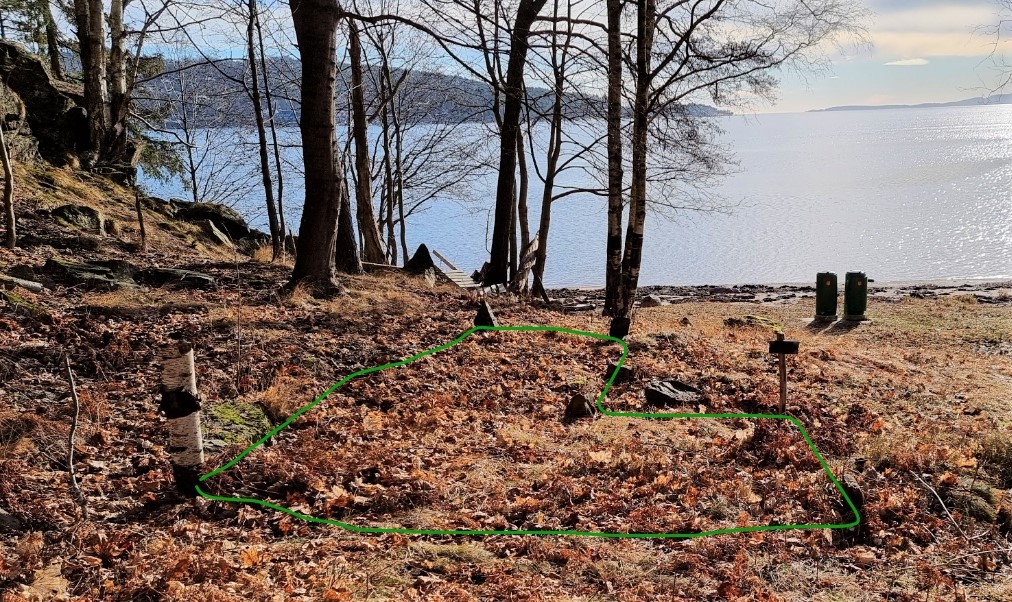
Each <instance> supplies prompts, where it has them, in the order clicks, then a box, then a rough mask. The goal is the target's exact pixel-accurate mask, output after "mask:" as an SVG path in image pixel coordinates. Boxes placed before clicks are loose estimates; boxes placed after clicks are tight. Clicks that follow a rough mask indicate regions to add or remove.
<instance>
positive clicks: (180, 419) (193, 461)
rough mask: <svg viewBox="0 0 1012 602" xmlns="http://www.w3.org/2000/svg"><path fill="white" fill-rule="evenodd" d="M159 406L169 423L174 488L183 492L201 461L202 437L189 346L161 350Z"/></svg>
mask: <svg viewBox="0 0 1012 602" xmlns="http://www.w3.org/2000/svg"><path fill="white" fill-rule="evenodd" d="M161 359H162V400H161V408H160V409H161V410H162V412H164V413H165V417H166V419H167V422H168V427H169V454H170V455H171V457H172V473H173V475H174V477H175V481H176V488H177V490H178V491H179V493H180V494H182V495H185V496H193V497H195V496H196V495H197V491H196V489H195V487H196V485H197V483H198V482H199V478H200V472H201V468H202V467H203V465H204V441H203V438H202V436H201V433H200V395H199V394H198V393H197V376H196V372H195V370H194V367H193V346H192V345H190V344H189V343H183V342H181V343H178V344H176V345H171V346H169V347H168V348H166V349H165V350H163V352H162V358H161Z"/></svg>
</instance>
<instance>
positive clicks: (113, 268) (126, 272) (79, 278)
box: [42, 258, 137, 290]
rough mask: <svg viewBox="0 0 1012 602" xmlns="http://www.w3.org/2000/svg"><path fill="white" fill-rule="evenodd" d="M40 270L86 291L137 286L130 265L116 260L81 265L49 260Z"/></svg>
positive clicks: (134, 269) (135, 269)
mask: <svg viewBox="0 0 1012 602" xmlns="http://www.w3.org/2000/svg"><path fill="white" fill-rule="evenodd" d="M42 270H43V271H44V272H45V273H47V274H50V275H52V276H55V277H56V278H58V279H61V280H63V281H65V282H67V283H68V284H80V285H82V286H84V287H85V288H86V289H104V290H113V289H117V288H132V287H135V286H137V283H136V282H134V274H135V273H136V271H137V268H135V267H134V266H133V265H132V264H130V263H128V262H126V261H121V260H117V259H110V260H105V261H92V262H88V263H82V262H77V261H66V260H63V259H52V258H51V259H49V260H48V261H46V265H45V266H44V267H43V268H42Z"/></svg>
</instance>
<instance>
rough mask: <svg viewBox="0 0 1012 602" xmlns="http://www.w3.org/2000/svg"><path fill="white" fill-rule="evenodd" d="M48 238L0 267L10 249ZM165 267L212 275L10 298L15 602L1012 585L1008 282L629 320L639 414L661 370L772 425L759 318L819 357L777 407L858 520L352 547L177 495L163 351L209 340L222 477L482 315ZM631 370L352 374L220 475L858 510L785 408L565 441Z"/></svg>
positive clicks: (3, 476)
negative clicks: (594, 399) (847, 309)
mask: <svg viewBox="0 0 1012 602" xmlns="http://www.w3.org/2000/svg"><path fill="white" fill-rule="evenodd" d="M124 215H126V214H124ZM124 219H125V218H124ZM56 253H57V252H56V251H54V250H53V249H51V248H42V249H34V250H30V251H25V250H18V251H17V253H16V254H12V253H9V252H7V251H3V250H0V263H4V264H5V265H11V264H15V263H29V264H34V265H41V263H43V262H44V261H45V258H46V256H47V255H50V256H51V255H53V254H56ZM153 253H154V256H155V258H156V259H151V258H149V259H148V260H149V261H159V262H162V263H163V264H171V260H170V258H171V257H173V256H178V257H181V259H179V261H181V262H183V263H185V264H186V265H189V266H191V267H194V268H197V269H200V270H203V271H207V272H210V273H213V274H214V275H215V276H217V277H218V279H219V287H218V288H217V289H216V290H212V291H202V292H194V291H176V290H169V289H138V290H131V291H115V292H105V293H103V292H85V291H82V290H79V289H76V288H63V287H57V288H55V289H53V290H49V291H46V292H43V293H41V294H32V293H29V292H26V291H24V290H21V289H14V290H13V291H7V292H8V293H9V294H13V295H15V296H16V298H17V299H16V300H11V299H10V298H5V300H3V301H0V400H2V402H3V403H2V404H0V509H2V510H3V513H0V600H3V601H4V602H11V601H16V600H17V601H20V600H24V599H29V600H31V599H49V597H51V595H53V594H54V593H55V595H57V596H62V597H63V598H65V599H76V600H116V601H143V600H200V601H202V602H207V601H217V600H222V601H225V600H237V601H239V600H241V601H249V600H279V601H282V600H331V601H333V600H700V599H703V600H727V599H731V600H735V599H736V600H925V599H927V600H964V599H965V600H1010V599H1012V585H1010V582H1009V576H1008V575H1009V567H1008V562H1009V548H1010V543H1009V540H1008V535H1009V532H1010V529H1012V513H1010V512H1009V508H1010V506H1012V504H1010V497H1009V490H1008V488H1009V487H1012V435H1010V432H1009V429H1010V418H1009V416H1012V359H1010V357H1009V351H1008V350H1009V349H1012V335H1009V333H1010V332H1012V328H1010V327H1012V306H1010V305H1009V297H1008V295H1001V294H999V295H998V296H997V297H996V298H995V299H994V301H997V302H996V303H987V304H984V303H981V302H979V301H978V299H977V298H975V297H973V296H960V295H955V296H951V297H945V298H938V299H917V298H907V297H903V298H896V299H893V300H892V301H889V302H886V301H885V300H874V301H873V303H872V305H871V307H870V309H869V313H870V314H871V315H872V317H873V318H874V319H875V321H874V323H872V324H866V325H862V326H860V327H858V328H854V329H850V328H845V327H842V326H834V327H831V328H828V329H827V328H811V327H808V326H807V325H806V323H805V321H804V319H805V318H807V317H809V315H810V314H811V312H812V302H811V300H805V299H801V300H788V301H785V302H777V303H766V304H759V303H716V302H687V303H680V304H677V305H667V306H664V307H659V308H652V309H643V310H640V312H639V314H638V316H637V320H636V323H635V326H634V329H633V333H632V335H631V337H630V342H629V346H630V357H629V364H630V365H631V366H633V367H635V369H636V373H635V376H634V377H633V378H632V379H631V380H629V381H625V382H622V383H620V384H618V385H617V386H616V387H615V389H614V390H613V392H612V393H610V394H609V397H608V400H607V402H606V403H607V404H608V408H609V409H613V410H635V411H646V410H647V408H646V406H645V404H644V400H643V396H642V390H643V388H644V386H645V385H646V383H648V382H649V381H650V380H653V379H656V378H669V377H671V378H679V379H681V380H683V381H685V382H687V383H690V384H693V385H695V386H697V387H699V388H700V389H701V390H702V391H703V393H704V397H703V399H702V400H701V402H700V405H701V406H702V408H700V407H695V408H671V409H672V410H675V411H678V410H696V411H698V410H700V409H702V410H703V411H707V412H725V411H727V412H769V411H774V409H775V408H776V404H777V399H778V396H777V383H776V376H775V363H774V362H773V360H772V358H770V357H769V356H768V355H767V354H766V353H765V351H766V341H768V340H769V339H770V338H771V337H772V335H771V332H770V330H769V329H768V328H765V327H762V326H748V325H744V326H741V325H728V324H726V323H725V319H726V318H739V319H741V318H744V316H746V315H758V316H762V317H765V318H768V319H770V320H772V321H773V322H777V323H780V324H783V325H784V327H785V329H786V332H787V334H788V336H789V337H791V338H797V339H799V340H800V341H801V353H800V354H799V355H798V356H796V357H793V358H791V360H790V381H791V393H790V402H789V404H788V412H789V413H791V414H792V415H794V416H796V417H798V419H799V420H801V422H802V423H803V424H804V425H805V427H806V428H807V429H808V431H809V432H810V433H811V435H812V437H813V439H814V441H815V443H816V445H817V446H818V447H819V449H820V450H821V451H822V452H823V453H824V454H825V456H826V458H827V460H828V462H829V464H830V466H831V467H832V469H833V470H834V472H835V473H836V474H837V475H840V476H843V475H848V476H849V477H851V478H852V480H854V481H855V482H857V483H858V484H859V486H860V488H861V490H862V492H863V497H864V506H863V509H862V514H863V517H864V519H865V520H864V522H863V524H862V526H861V527H860V528H858V529H854V530H850V531H847V532H843V531H826V530H800V531H786V532H773V533H769V532H768V533H751V534H739V535H722V536H715V537H707V538H701V539H693V540H687V541H674V540H625V539H618V540H617V539H596V538H583V537H570V536H546V537H531V536H526V537H525V536H487V537H475V536H461V537H451V536H416V535H400V534H387V535H368V534H364V535H363V534H355V533H351V532H348V531H346V530H343V529H340V528H338V527H334V526H327V525H314V524H310V523H307V522H304V521H301V520H298V519H295V518H293V517H290V516H288V515H285V514H283V513H280V512H276V511H273V510H267V509H263V508H260V507H257V506H251V505H236V504H227V503H217V502H208V501H206V500H202V499H198V500H196V501H192V500H180V499H179V498H178V497H176V495H175V493H174V491H173V485H172V482H171V470H170V467H169V456H168V453H167V450H166V437H167V433H166V431H165V427H164V422H163V419H162V418H161V417H160V416H159V414H158V411H157V385H158V367H157V365H156V357H157V352H158V349H159V347H160V346H161V345H163V344H165V343H167V342H168V341H170V340H172V339H173V338H177V337H184V338H187V339H189V340H191V341H193V342H194V343H195V345H196V354H197V358H198V360H197V364H198V376H199V379H200V389H201V393H202V395H203V397H204V402H205V411H204V427H205V440H206V441H207V444H208V448H207V450H208V460H207V466H208V470H210V469H213V468H214V467H217V466H219V465H221V464H223V463H225V462H227V461H228V460H229V459H231V458H233V457H235V455H236V454H237V453H239V452H240V451H242V450H243V449H245V448H246V447H247V446H248V445H249V443H250V442H251V441H254V440H256V439H257V438H258V437H259V435H260V434H261V433H263V432H265V431H266V430H267V429H269V428H270V425H272V424H278V423H280V422H281V421H283V420H284V419H285V418H286V417H288V416H290V415H291V414H292V413H293V412H294V411H295V410H297V409H298V408H300V407H302V406H304V405H306V404H307V403H309V402H310V401H312V399H313V398H314V397H316V396H317V395H319V394H320V393H321V392H322V391H324V390H325V389H326V388H327V387H329V386H330V385H331V384H333V383H335V382H337V381H339V380H340V379H341V378H343V377H344V376H346V375H347V374H350V373H351V372H354V371H356V370H359V369H362V368H366V367H370V366H375V365H379V364H384V363H388V362H391V361H395V360H400V359H402V358H404V357H408V356H410V355H413V354H415V353H418V352H419V351H422V350H425V349H429V348H432V347H435V346H437V345H440V344H443V343H445V342H447V341H449V340H451V339H453V338H454V337H456V336H458V335H459V334H460V333H462V332H463V331H465V330H466V329H467V328H469V327H470V326H471V324H472V320H473V317H474V312H475V304H474V300H473V299H471V298H469V297H467V296H466V295H464V294H462V293H461V292H459V291H455V290H453V289H450V288H445V287H437V288H434V289H433V288H428V287H426V286H425V285H424V283H423V282H421V281H419V280H414V279H409V278H404V277H400V276H391V275H387V276H362V277H353V278H348V279H347V282H346V284H347V286H348V287H349V289H350V291H351V292H350V293H349V294H348V295H346V296H343V297H340V298H337V299H334V300H330V301H318V300H314V299H312V298H309V297H308V296H306V295H305V294H303V293H302V292H301V291H296V292H295V294H294V295H292V296H291V297H280V296H279V295H278V294H277V292H276V291H277V290H278V285H279V284H280V283H282V282H283V280H284V278H285V276H286V271H287V268H285V267H283V266H271V265H268V264H262V263H256V262H239V263H238V264H235V263H231V262H228V263H210V262H208V261H206V260H205V261H202V260H200V259H199V255H197V254H196V253H194V254H192V255H186V254H185V253H183V252H181V250H175V249H169V250H166V249H160V250H159V248H156V250H155V251H153ZM492 304H493V307H494V308H495V310H496V312H497V314H498V317H499V319H500V322H501V323H503V324H543V325H556V326H564V327H569V328H575V329H579V330H588V331H595V332H606V331H607V322H606V321H605V319H604V318H602V317H600V316H598V315H596V314H593V313H580V314H564V313H560V312H556V311H549V310H546V309H541V308H537V307H534V306H532V305H529V304H527V303H522V302H519V301H517V300H513V299H508V298H495V299H492ZM731 324H736V323H735V322H732V323H731ZM63 353H67V354H68V355H69V357H70V360H71V365H72V366H73V369H74V372H75V375H76V377H77V380H78V392H79V393H80V397H81V402H82V406H83V407H82V416H81V427H80V429H79V432H78V436H77V445H76V448H75V451H76V453H75V466H76V469H77V471H78V474H79V480H80V483H81V488H82V490H83V492H84V494H85V496H86V499H87V504H88V509H89V517H88V518H87V519H86V520H81V517H80V510H79V508H78V507H77V505H76V503H75V501H74V500H73V497H72V496H71V495H70V493H69V492H68V481H67V476H66V441H67V434H68V429H69V423H70V403H69V388H68V384H67V381H66V378H65V377H64V376H63V374H62V372H61V368H60V366H61V356H62V354H63ZM618 354H619V350H618V347H617V346H615V345H610V344H607V343H601V342H595V341H592V340H589V339H583V338H579V337H571V336H568V335H562V334H559V335H550V334H540V333H539V334H519V333H500V334H492V335H485V336H480V337H479V336H476V337H472V338H469V339H468V340H467V341H465V342H464V343H462V344H461V345H458V346H457V347H455V348H453V349H452V350H448V351H446V352H443V353H440V354H437V355H434V356H431V357H428V358H426V359H423V360H419V361H418V362H415V363H413V364H411V365H409V366H406V367H403V368H398V369H392V370H386V371H383V372H379V373H376V374H374V375H370V376H367V377H363V378H361V379H358V380H355V381H353V382H351V383H349V384H348V385H346V386H345V387H343V388H342V389H339V390H338V391H337V392H335V393H334V394H333V395H332V396H331V397H330V398H329V399H328V400H326V401H325V402H323V403H322V404H320V405H319V406H318V407H316V408H315V409H313V410H312V411H311V412H309V413H307V414H305V415H304V416H302V417H301V418H300V419H299V420H297V421H296V422H295V423H293V424H292V425H291V426H290V427H289V428H288V429H286V430H285V431H283V432H282V433H281V434H280V435H279V436H278V437H276V438H275V441H274V442H273V444H272V445H270V446H268V447H263V448H260V449H257V450H255V451H254V452H253V453H251V454H250V455H249V456H248V457H247V458H246V459H244V460H243V461H242V462H240V463H239V464H238V465H237V466H236V467H235V468H233V469H231V470H229V471H227V472H225V473H224V474H222V475H221V476H219V477H217V478H215V479H213V480H211V481H210V482H209V483H208V487H209V488H210V489H212V490H213V491H215V492H218V493H222V494H242V495H249V496H251V497H258V498H261V499H268V500H272V501H275V502H277V503H281V504H284V505H286V506H289V507H292V508H296V509H300V510H303V511H305V512H307V513H309V514H313V515H315V516H322V517H329V518H334V519H337V520H342V521H347V522H350V523H354V524H359V525H386V526H394V525H396V526H403V527H418V528H442V527H446V528H465V529H489V528H492V529H498V528H503V529H514V528H517V529H538V528H566V529H570V528H571V529H581V530H583V529H585V530H596V529H600V530H603V531H611V532H622V531H665V530H671V531H683V532H688V531H692V530H707V529H711V528H721V527H730V526H735V525H739V524H778V523H780V524H782V523H788V522H845V521H846V520H849V515H848V514H847V512H846V511H845V510H844V508H843V507H842V505H841V502H840V496H839V495H838V493H837V492H836V491H835V488H833V487H832V485H831V484H830V483H829V481H828V479H827V478H826V476H825V475H824V474H823V473H822V471H821V470H820V468H819V466H818V464H817V463H816V462H815V461H814V458H812V455H811V453H810V451H809V450H808V446H807V444H806V443H805V442H804V440H803V439H802V438H801V436H800V435H799V433H798V432H797V430H796V429H795V428H793V427H792V426H791V425H789V424H787V423H785V422H782V421H773V420H758V421H756V420H671V421H654V420H641V419H625V418H613V417H602V418H597V419H588V420H581V421H578V422H576V423H575V424H571V425H566V424H564V423H563V422H562V415H563V411H564V408H565V404H566V402H568V400H569V399H570V397H571V396H572V395H573V394H575V393H577V392H585V393H590V394H593V393H594V392H596V391H597V390H599V389H600V387H601V386H602V385H603V383H604V380H605V379H604V375H605V372H606V370H607V363H608V361H609V360H614V359H615V358H616V357H617V356H618ZM936 494H937V495H936ZM943 504H944V506H943Z"/></svg>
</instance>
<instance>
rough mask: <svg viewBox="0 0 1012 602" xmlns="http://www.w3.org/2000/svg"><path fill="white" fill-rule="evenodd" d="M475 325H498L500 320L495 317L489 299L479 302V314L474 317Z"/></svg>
mask: <svg viewBox="0 0 1012 602" xmlns="http://www.w3.org/2000/svg"><path fill="white" fill-rule="evenodd" d="M474 325H475V326H498V325H499V322H498V320H496V319H495V314H494V313H492V307H491V306H489V304H488V301H485V300H482V301H481V303H479V304H478V315H477V316H475V318H474Z"/></svg>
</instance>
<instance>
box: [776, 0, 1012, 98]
mask: <svg viewBox="0 0 1012 602" xmlns="http://www.w3.org/2000/svg"><path fill="white" fill-rule="evenodd" d="M864 2H865V4H866V6H867V7H868V8H869V10H870V11H871V14H870V15H869V17H868V18H867V20H866V22H865V26H866V28H867V32H868V33H867V39H868V42H869V43H868V44H867V45H863V46H859V47H854V46H853V45H852V46H849V47H847V48H844V49H842V50H840V51H834V53H833V64H832V71H831V73H828V74H825V75H810V76H806V77H798V76H795V75H793V74H785V75H784V76H783V79H782V82H781V89H780V96H779V101H778V102H777V104H776V105H775V106H770V107H764V108H759V109H758V110H759V111H760V112H778V113H782V112H797V111H807V110H809V109H820V108H826V107H830V106H838V105H853V104H866V105H877V104H916V103H921V102H947V101H952V100H962V99H964V98H972V97H979V96H986V95H987V94H989V93H991V92H992V91H993V90H995V88H996V87H997V86H998V85H999V83H1000V81H1001V72H1002V70H1001V69H999V68H998V66H999V65H1000V64H1001V61H1002V60H1004V61H1005V62H1006V63H1007V64H1008V65H1009V68H1008V69H1007V72H1008V73H1012V0H1009V2H1008V6H1007V7H1005V6H1003V4H1002V0H864ZM1002 16H1004V17H1005V18H1008V19H1009V20H1010V23H1008V24H1006V25H1005V26H1004V27H1002V32H1001V33H1002V35H1001V36H998V37H997V39H1000V40H1001V41H1000V42H999V43H998V45H997V47H996V44H995V41H996V36H995V32H996V28H997V26H998V24H999V22H1000V20H1001V18H1002ZM996 48H997V51H998V52H997V53H995V50H996ZM1004 91H1005V92H1012V85H1010V86H1008V88H1007V89H1006V90H1004Z"/></svg>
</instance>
